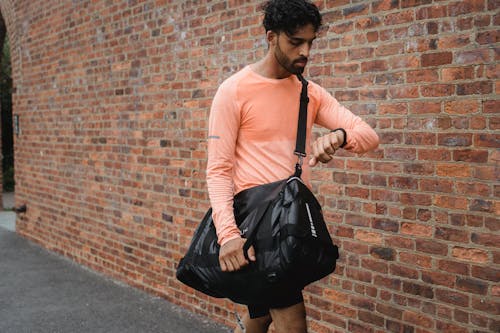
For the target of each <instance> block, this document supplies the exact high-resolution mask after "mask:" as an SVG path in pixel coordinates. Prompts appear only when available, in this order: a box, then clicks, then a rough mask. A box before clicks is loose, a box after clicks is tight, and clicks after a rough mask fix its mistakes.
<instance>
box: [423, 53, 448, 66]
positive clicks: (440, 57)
mask: <svg viewBox="0 0 500 333" xmlns="http://www.w3.org/2000/svg"><path fill="white" fill-rule="evenodd" d="M452 60H453V54H452V53H451V52H439V53H426V54H423V55H422V66H423V67H431V66H441V65H448V64H451V62H452Z"/></svg>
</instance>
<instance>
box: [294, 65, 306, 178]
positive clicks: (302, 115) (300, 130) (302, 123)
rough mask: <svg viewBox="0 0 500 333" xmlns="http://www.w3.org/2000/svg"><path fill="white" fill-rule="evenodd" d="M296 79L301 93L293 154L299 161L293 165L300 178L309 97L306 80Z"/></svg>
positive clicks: (301, 77) (304, 147)
mask: <svg viewBox="0 0 500 333" xmlns="http://www.w3.org/2000/svg"><path fill="white" fill-rule="evenodd" d="M297 78H298V79H299V80H300V82H301V83H302V91H301V93H300V108H299V121H298V124H297V139H296V142H295V152H294V154H295V155H297V156H298V157H299V161H298V162H297V164H296V165H295V176H296V177H300V175H301V174H302V161H303V159H304V157H305V156H306V132H307V105H308V104H309V97H308V95H307V84H308V82H307V80H306V79H304V77H303V76H302V75H301V74H297Z"/></svg>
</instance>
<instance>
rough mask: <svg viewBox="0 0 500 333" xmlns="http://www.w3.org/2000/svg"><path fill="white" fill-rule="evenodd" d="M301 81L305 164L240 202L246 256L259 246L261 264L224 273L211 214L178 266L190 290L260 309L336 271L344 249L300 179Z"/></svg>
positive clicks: (255, 189) (238, 199) (244, 195)
mask: <svg viewBox="0 0 500 333" xmlns="http://www.w3.org/2000/svg"><path fill="white" fill-rule="evenodd" d="M299 79H301V81H302V95H301V103H300V114H299V126H298V132H297V147H296V152H295V153H296V154H298V155H299V156H300V163H297V165H296V170H295V174H293V175H292V176H290V177H289V178H287V179H283V180H280V181H276V182H273V183H268V184H264V185H259V186H256V187H252V188H249V189H246V190H244V191H242V192H240V193H238V194H237V195H236V196H235V197H234V215H235V219H236V223H237V225H238V228H239V229H240V231H241V234H242V237H243V238H245V239H246V241H245V244H244V247H243V250H244V253H245V256H246V257H247V260H248V254H247V251H248V249H249V248H250V246H253V247H254V250H255V256H256V261H249V262H250V263H249V264H248V265H247V266H245V267H243V268H242V269H240V270H238V271H234V272H223V271H222V270H221V267H220V264H219V249H220V246H219V245H218V242H217V235H216V230H215V226H214V223H213V220H212V210H211V209H209V210H208V212H207V213H206V214H205V217H204V218H203V220H202V221H201V223H200V225H199V226H198V228H197V229H196V231H195V233H194V236H193V239H192V241H191V244H190V246H189V248H188V251H187V253H186V255H185V256H184V257H183V258H182V259H181V261H180V262H179V264H178V267H177V273H176V276H177V279H178V280H179V281H181V282H183V283H184V284H186V285H188V286H190V287H192V288H194V289H196V290H199V291H201V292H203V293H205V294H207V295H210V296H213V297H218V298H229V299H231V300H232V301H234V302H236V303H241V304H259V303H266V302H267V301H268V300H269V301H270V300H273V299H276V298H277V297H280V295H283V294H286V293H287V291H295V290H301V289H302V288H304V287H305V286H306V285H308V284H310V283H312V282H314V281H317V280H319V279H321V278H323V277H325V276H327V275H328V274H330V273H332V272H333V271H334V270H335V265H336V260H337V259H338V257H339V253H338V248H337V246H335V245H334V244H333V242H332V239H331V238H330V234H329V232H328V229H327V227H326V224H325V221H324V219H323V214H322V211H321V206H320V204H319V202H318V201H317V199H316V198H315V197H314V195H313V194H312V192H311V191H310V190H309V188H308V187H307V186H306V185H305V184H304V183H303V182H302V179H301V178H300V176H301V172H302V170H301V162H302V158H303V157H304V156H305V153H304V151H305V125H304V121H305V119H307V102H308V99H307V81H305V80H304V79H303V78H302V77H301V76H299ZM304 113H306V114H305V115H304ZM301 121H302V123H301Z"/></svg>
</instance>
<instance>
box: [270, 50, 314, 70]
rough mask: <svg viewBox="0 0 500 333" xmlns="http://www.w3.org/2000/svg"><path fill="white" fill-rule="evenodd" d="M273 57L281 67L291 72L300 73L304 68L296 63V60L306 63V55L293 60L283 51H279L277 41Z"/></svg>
mask: <svg viewBox="0 0 500 333" xmlns="http://www.w3.org/2000/svg"><path fill="white" fill-rule="evenodd" d="M274 57H275V58H276V61H277V62H278V63H279V64H280V65H281V67H283V68H284V69H286V70H287V71H288V72H289V73H291V74H302V73H303V72H304V69H305V68H306V67H305V66H298V65H296V63H298V62H306V63H307V58H306V57H300V58H298V59H295V60H292V59H290V58H289V57H288V56H287V55H286V54H285V53H283V51H281V48H280V46H279V43H278V44H276V49H275V52H274Z"/></svg>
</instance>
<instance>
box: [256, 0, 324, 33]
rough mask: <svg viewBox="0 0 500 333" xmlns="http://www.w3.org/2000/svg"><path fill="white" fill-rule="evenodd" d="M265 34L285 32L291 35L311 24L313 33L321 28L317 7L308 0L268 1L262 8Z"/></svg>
mask: <svg viewBox="0 0 500 333" xmlns="http://www.w3.org/2000/svg"><path fill="white" fill-rule="evenodd" d="M262 9H263V11H264V20H263V22H262V24H263V25H264V28H265V29H266V32H267V31H269V30H271V31H275V32H281V31H283V32H285V33H287V34H289V35H293V34H294V33H295V32H297V29H298V28H300V27H303V26H305V25H307V24H309V23H311V24H312V25H313V27H314V31H318V29H319V28H320V27H321V14H320V13H319V9H318V7H316V5H315V4H313V3H312V2H311V1H309V0H269V1H267V2H266V3H264V5H263V6H262Z"/></svg>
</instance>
